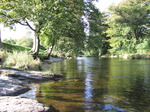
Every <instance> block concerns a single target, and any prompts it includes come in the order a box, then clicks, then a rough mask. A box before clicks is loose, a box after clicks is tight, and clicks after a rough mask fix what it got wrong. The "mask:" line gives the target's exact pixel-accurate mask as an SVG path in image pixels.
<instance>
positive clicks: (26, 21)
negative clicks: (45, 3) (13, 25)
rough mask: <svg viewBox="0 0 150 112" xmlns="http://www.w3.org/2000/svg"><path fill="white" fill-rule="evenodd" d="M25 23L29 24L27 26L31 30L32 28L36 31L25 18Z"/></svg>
mask: <svg viewBox="0 0 150 112" xmlns="http://www.w3.org/2000/svg"><path fill="white" fill-rule="evenodd" d="M26 23H27V26H29V28H30V29H31V30H33V31H36V30H35V29H34V28H33V27H32V26H31V25H30V24H29V22H28V21H27V20H26Z"/></svg>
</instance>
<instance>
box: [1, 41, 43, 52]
mask: <svg viewBox="0 0 150 112" xmlns="http://www.w3.org/2000/svg"><path fill="white" fill-rule="evenodd" d="M3 49H4V50H5V51H8V52H12V51H18V52H20V51H22V52H23V51H30V50H31V48H29V47H23V46H19V45H15V44H10V43H6V42H3ZM43 54H45V50H42V49H40V50H39V55H43Z"/></svg>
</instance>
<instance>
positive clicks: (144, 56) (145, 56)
mask: <svg viewBox="0 0 150 112" xmlns="http://www.w3.org/2000/svg"><path fill="white" fill-rule="evenodd" d="M101 58H123V59H145V60H150V54H125V55H112V56H107V55H102V56H101Z"/></svg>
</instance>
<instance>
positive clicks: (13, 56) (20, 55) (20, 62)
mask: <svg viewBox="0 0 150 112" xmlns="http://www.w3.org/2000/svg"><path fill="white" fill-rule="evenodd" d="M4 55H5V56H4V57H5V58H3V59H4V63H3V65H2V66H3V67H11V68H19V69H23V70H25V69H31V70H39V69H40V65H41V61H40V60H39V59H37V60H34V58H33V57H32V55H30V54H29V53H28V52H13V53H9V52H5V54H4Z"/></svg>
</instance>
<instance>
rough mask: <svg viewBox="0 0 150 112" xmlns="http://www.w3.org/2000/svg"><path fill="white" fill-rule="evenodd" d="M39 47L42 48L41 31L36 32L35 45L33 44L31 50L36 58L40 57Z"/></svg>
mask: <svg viewBox="0 0 150 112" xmlns="http://www.w3.org/2000/svg"><path fill="white" fill-rule="evenodd" d="M39 48H40V38H39V33H36V34H35V37H34V39H33V46H32V49H31V51H30V52H31V53H32V54H33V55H34V56H35V58H37V57H38V54H39Z"/></svg>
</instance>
